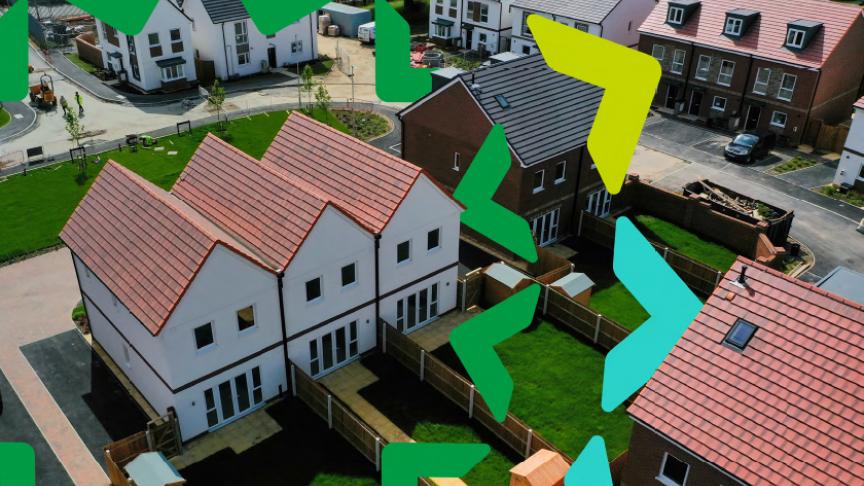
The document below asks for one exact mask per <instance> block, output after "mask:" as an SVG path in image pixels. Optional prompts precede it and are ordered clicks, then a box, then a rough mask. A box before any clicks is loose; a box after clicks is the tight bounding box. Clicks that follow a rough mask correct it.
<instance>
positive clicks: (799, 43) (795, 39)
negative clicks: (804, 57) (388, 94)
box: [786, 29, 804, 49]
mask: <svg viewBox="0 0 864 486" xmlns="http://www.w3.org/2000/svg"><path fill="white" fill-rule="evenodd" d="M786 47H792V48H794V49H800V48H802V47H804V31H803V30H799V29H789V32H787V33H786Z"/></svg>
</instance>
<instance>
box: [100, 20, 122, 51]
mask: <svg viewBox="0 0 864 486" xmlns="http://www.w3.org/2000/svg"><path fill="white" fill-rule="evenodd" d="M102 27H103V28H104V29H105V40H106V41H108V43H109V44H111V45H113V46H115V47H120V35H118V34H117V29H115V28H114V27H111V26H110V25H108V24H106V23H105V22H102Z"/></svg>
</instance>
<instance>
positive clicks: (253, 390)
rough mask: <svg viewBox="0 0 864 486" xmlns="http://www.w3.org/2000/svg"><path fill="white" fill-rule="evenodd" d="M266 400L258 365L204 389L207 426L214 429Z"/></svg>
mask: <svg viewBox="0 0 864 486" xmlns="http://www.w3.org/2000/svg"><path fill="white" fill-rule="evenodd" d="M263 401H264V395H263V392H262V389H261V369H260V368H258V367H257V366H256V367H254V368H252V369H251V370H249V371H246V372H243V373H240V374H238V375H237V376H235V377H234V378H232V379H228V380H225V381H223V382H222V383H219V384H218V385H217V386H215V387H213V388H208V389H206V390H204V406H205V413H206V415H207V427H208V428H210V429H213V428H214V427H218V426H221V425H224V424H226V423H227V422H230V421H232V420H234V419H236V418H238V417H242V416H243V415H246V414H247V413H248V412H250V411H251V410H252V409H254V408H255V406H257V405H260V404H261V403H262V402H263Z"/></svg>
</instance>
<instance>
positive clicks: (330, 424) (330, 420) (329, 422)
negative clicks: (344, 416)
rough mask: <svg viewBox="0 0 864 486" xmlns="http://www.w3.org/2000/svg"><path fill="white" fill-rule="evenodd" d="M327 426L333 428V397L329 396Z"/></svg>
mask: <svg viewBox="0 0 864 486" xmlns="http://www.w3.org/2000/svg"><path fill="white" fill-rule="evenodd" d="M327 426H328V427H329V428H330V429H332V428H333V395H331V394H329V393H328V394H327Z"/></svg>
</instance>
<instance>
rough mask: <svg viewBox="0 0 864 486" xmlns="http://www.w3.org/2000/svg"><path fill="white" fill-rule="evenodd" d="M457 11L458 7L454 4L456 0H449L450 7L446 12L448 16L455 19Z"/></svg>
mask: <svg viewBox="0 0 864 486" xmlns="http://www.w3.org/2000/svg"><path fill="white" fill-rule="evenodd" d="M458 11H459V9H458V8H457V6H456V0H450V9H449V12H448V13H449V14H450V18H454V19H455V18H456V14H457V13H458Z"/></svg>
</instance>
